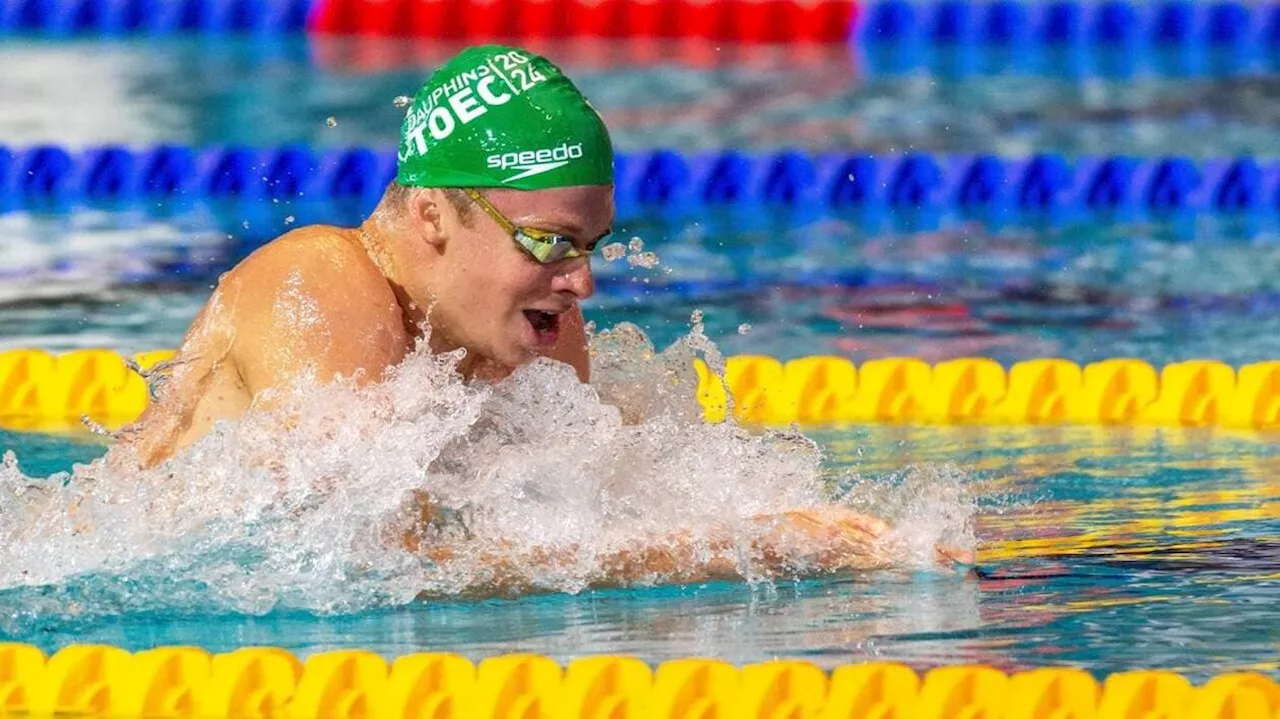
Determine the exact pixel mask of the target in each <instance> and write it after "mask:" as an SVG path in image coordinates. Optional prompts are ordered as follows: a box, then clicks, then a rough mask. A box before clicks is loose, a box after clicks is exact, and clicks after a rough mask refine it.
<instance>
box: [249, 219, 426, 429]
mask: <svg viewBox="0 0 1280 719" xmlns="http://www.w3.org/2000/svg"><path fill="white" fill-rule="evenodd" d="M336 242H337V243H342V240H341V239H337V240H336ZM274 250H275V251H274V252H271V253H270V254H267V255H265V256H263V257H260V258H255V260H256V261H255V262H253V263H251V264H246V265H245V266H244V267H243V268H242V270H241V271H240V273H239V274H238V275H237V276H236V277H235V278H234V279H232V280H230V281H231V282H232V283H234V284H235V287H234V288H233V289H234V290H236V291H238V294H239V302H238V306H237V307H236V318H235V326H236V331H235V336H234V340H233V344H232V348H231V354H232V357H233V359H234V361H235V365H236V369H237V370H238V371H239V373H240V376H241V377H242V378H243V380H244V382H245V386H246V387H247V389H248V391H249V394H250V396H251V397H252V398H253V401H254V403H255V404H258V405H259V406H262V405H263V404H270V403H272V402H273V401H274V400H275V399H277V398H278V396H279V395H278V391H288V390H289V389H291V388H293V387H294V386H296V385H297V384H298V383H299V382H300V381H305V382H307V383H312V384H325V383H328V382H331V381H332V380H333V379H334V378H336V377H337V376H338V375H342V376H344V377H354V378H356V382H357V384H363V383H367V382H372V381H376V380H378V379H381V377H382V376H383V373H384V372H385V370H386V369H387V368H389V367H391V366H394V365H396V364H398V363H399V362H400V361H401V360H402V359H404V355H405V352H406V349H407V346H408V340H407V337H406V333H405V330H404V323H403V319H402V315H401V312H400V309H399V305H398V303H397V302H396V300H395V297H394V295H393V294H392V293H391V290H390V288H389V287H387V285H386V283H385V281H382V278H381V277H380V276H379V275H377V274H376V271H374V270H372V269H371V268H366V267H363V266H361V264H360V263H359V261H358V258H344V257H339V258H337V259H335V258H334V256H333V253H341V252H344V251H349V250H345V249H344V248H343V247H342V246H341V244H338V245H337V246H328V247H326V244H325V240H323V239H320V240H318V241H313V242H310V243H307V244H305V245H304V244H302V243H295V244H293V245H284V246H281V247H277V248H274Z"/></svg>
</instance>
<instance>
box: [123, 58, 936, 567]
mask: <svg viewBox="0 0 1280 719" xmlns="http://www.w3.org/2000/svg"><path fill="white" fill-rule="evenodd" d="M612 184H613V147H612V144H611V141H610V138H609V133H608V131H607V129H606V128H605V126H604V123H603V120H602V119H601V117H600V115H599V114H598V113H597V112H596V111H595V109H594V108H592V107H591V105H590V104H589V103H588V102H587V101H586V99H585V98H584V97H583V96H582V95H581V94H580V93H579V91H578V90H577V88H576V87H575V86H574V84H573V83H572V82H571V81H570V80H569V79H568V78H567V77H565V76H564V74H562V72H561V71H560V69H559V68H557V67H556V66H555V65H553V64H552V63H551V62H549V61H548V60H546V59H545V58H543V57H540V56H537V55H534V54H531V53H528V52H525V51H522V50H518V49H515V48H510V47H503V46H496V45H490V46H484V47H473V48H469V49H467V50H465V51H463V52H462V53H460V54H459V55H457V56H456V57H454V58H453V59H452V60H450V61H449V62H447V63H446V64H445V65H444V66H443V67H441V68H440V69H439V70H438V71H436V72H435V73H434V74H433V75H432V76H431V78H430V79H429V81H428V82H427V84H426V85H425V86H424V87H423V88H422V89H421V90H419V92H418V93H417V95H416V96H415V97H414V99H413V102H412V104H411V106H410V108H409V111H408V114H407V116H406V118H405V120H404V123H403V126H402V131H401V137H400V148H399V163H398V172H397V175H396V178H395V182H394V183H392V184H391V185H390V186H389V187H388V188H387V189H386V192H385V194H384V195H383V197H382V199H381V201H380V203H379V205H378V207H377V209H376V210H375V211H374V213H373V214H372V216H371V217H370V218H369V219H368V220H367V221H366V222H365V223H364V224H363V225H361V226H360V227H358V228H355V229H342V228H337V227H327V226H313V227H306V228H301V229H298V230H295V231H292V232H289V233H288V234H286V235H284V236H282V237H280V238H278V239H277V240H275V241H274V242H271V243H270V244H268V245H266V246H264V247H263V248H261V249H260V250H258V251H257V252H255V253H254V254H252V255H251V256H250V257H249V258H247V259H246V260H244V261H243V262H242V263H241V264H240V265H239V266H237V267H236V268H234V269H233V270H231V271H230V272H229V273H228V274H227V275H225V276H224V277H223V279H222V281H221V282H220V283H219V286H218V288H217V290H216V291H215V292H214V294H213V296H212V297H211V298H210V300H209V302H208V304H207V305H206V306H205V307H204V308H203V309H202V311H201V312H200V314H199V315H198V316H197V317H196V319H195V321H194V322H193V324H192V326H191V328H190V330H189V332H188V334H187V336H186V338H185V339H184V341H183V343H182V345H181V347H180V349H179V351H178V356H177V357H176V358H175V359H176V362H175V363H174V369H173V373H172V376H171V378H170V379H169V382H168V385H167V392H166V393H165V394H164V396H163V397H162V398H161V399H160V400H159V401H157V402H156V404H155V405H154V406H153V407H152V408H151V409H149V410H148V411H147V412H146V414H145V415H144V416H143V417H142V418H141V420H140V421H139V423H138V424H137V425H136V427H135V428H134V430H133V431H132V432H131V433H130V436H129V438H128V439H126V440H124V441H126V442H128V443H130V444H131V445H132V446H133V448H134V449H135V450H136V451H137V453H138V456H139V458H140V459H141V461H142V462H143V463H144V464H145V465H153V464H156V463H158V462H161V461H163V460H164V459H165V458H167V457H169V456H171V455H172V453H173V452H175V451H177V450H178V449H180V448H182V447H185V446H187V445H189V444H191V443H192V442H194V441H196V440H197V439H199V438H200V437H201V436H203V435H204V434H205V433H207V432H208V431H209V429H210V428H211V427H212V425H213V424H214V423H215V422H217V421H219V420H230V419H235V418H237V417H239V416H241V415H242V414H243V413H244V412H246V411H247V410H248V409H249V408H250V407H254V408H263V407H269V406H270V405H271V403H272V402H273V401H275V400H277V399H278V398H279V397H280V396H281V393H283V392H287V391H288V390H289V388H291V387H293V386H295V385H296V383H298V382H299V381H308V382H314V383H325V382H328V381H331V380H332V379H334V378H335V377H336V376H338V375H342V376H345V377H359V378H360V381H361V382H373V381H377V380H378V379H380V378H381V377H382V376H383V373H384V371H385V370H387V369H388V368H391V367H393V366H395V365H397V364H399V363H400V362H401V360H403V359H404V358H405V357H406V356H407V355H408V354H409V353H410V352H411V351H413V350H414V348H415V346H416V344H417V342H418V341H419V340H420V339H422V338H423V337H424V336H425V337H426V338H427V346H428V348H429V349H430V350H431V351H432V352H436V353H440V352H448V351H452V350H457V349H464V350H465V358H464V359H463V360H462V361H461V363H460V364H459V365H458V367H457V370H458V372H460V373H461V374H462V375H463V378H464V379H466V380H483V381H496V380H499V379H501V378H504V377H506V376H507V375H508V374H510V373H511V372H512V371H513V370H514V369H515V368H516V367H517V366H519V365H521V364H524V363H526V362H528V361H530V360H532V359H534V358H536V357H539V356H541V357H547V358H551V359H553V360H558V361H560V362H564V363H567V364H569V365H571V366H572V367H573V368H574V369H575V370H576V372H577V375H578V377H579V379H580V380H582V381H583V382H586V381H588V379H589V377H588V372H589V361H588V359H589V358H588V350H587V340H586V333H585V331H584V327H583V317H582V312H581V309H580V307H579V302H580V301H581V300H583V299H586V298H588V297H590V296H591V294H592V292H593V290H594V285H593V279H592V274H591V262H590V258H591V254H592V251H593V250H594V249H595V247H596V246H597V244H599V243H600V242H601V240H602V239H603V238H605V237H607V236H608V235H609V234H610V231H611V229H612V224H613V221H614V204H613V187H612ZM760 521H761V522H762V523H768V524H769V526H771V527H774V526H776V528H777V530H778V531H777V532H776V533H775V534H770V533H768V532H766V533H765V535H764V536H772V537H775V539H772V540H762V541H763V543H764V545H765V546H761V547H759V549H760V552H761V554H762V555H763V556H765V557H771V556H772V557H773V558H774V562H775V563H776V564H777V565H778V566H783V565H785V564H786V557H785V556H783V555H784V554H785V552H784V551H783V550H782V549H780V547H781V546H782V543H783V542H785V543H786V544H787V546H794V545H795V540H796V538H797V537H799V538H801V540H802V541H803V542H808V543H809V544H810V546H809V548H808V550H806V554H807V555H812V554H817V555H820V556H821V557H822V559H821V560H820V564H821V566H822V567H823V568H825V569H839V568H856V567H864V566H869V565H874V564H876V558H875V556H874V554H875V551H874V549H873V548H872V545H873V544H874V542H873V541H872V540H874V539H875V538H876V537H877V536H879V535H881V534H882V533H884V532H885V531H886V529H887V527H886V525H885V524H884V523H883V522H881V521H880V520H878V519H875V518H872V517H867V516H865V515H861V514H858V513H856V512H853V511H851V510H848V509H844V508H841V507H835V506H833V507H830V508H827V509H824V510H821V511H814V510H809V511H800V512H789V513H786V514H783V515H779V516H770V517H761V518H760ZM672 529H673V530H678V529H680V528H672ZM668 539H669V538H668ZM771 542H773V543H774V544H776V546H770V543H771ZM680 546H681V545H680V544H679V542H674V543H673V542H671V541H665V542H662V543H661V544H660V546H659V545H655V547H653V548H643V549H639V550H636V551H631V552H626V553H620V554H619V555H618V556H617V557H613V558H611V559H610V561H608V562H606V565H607V566H609V567H610V568H611V569H610V571H611V572H612V573H613V575H612V579H616V580H617V581H627V579H628V578H629V577H639V576H653V574H654V573H655V572H659V571H660V572H662V574H663V576H672V577H679V578H683V579H687V580H694V579H700V578H707V577H717V576H728V575H733V574H735V571H734V564H733V562H732V561H730V559H729V558H728V557H727V556H706V555H704V554H702V553H699V554H698V556H694V554H693V553H692V552H683V551H682V550H681V549H680ZM418 549H419V550H420V551H423V552H425V553H427V554H430V555H434V556H441V557H444V556H447V555H448V554H449V553H450V551H451V549H450V548H449V547H439V546H433V547H420V548H418ZM726 551H728V549H727V548H726ZM938 553H939V556H940V557H941V558H944V559H957V558H960V557H959V556H958V554H957V553H956V552H954V551H951V550H941V549H940V550H939V552H938ZM713 554H714V553H713ZM544 559H548V558H544Z"/></svg>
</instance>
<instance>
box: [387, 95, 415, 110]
mask: <svg viewBox="0 0 1280 719" xmlns="http://www.w3.org/2000/svg"><path fill="white" fill-rule="evenodd" d="M391 102H393V103H395V106H396V107H398V108H400V109H402V110H403V109H404V108H406V107H408V106H409V103H411V102H413V98H412V97H409V96H408V95H396V99H394V100H392V101H391Z"/></svg>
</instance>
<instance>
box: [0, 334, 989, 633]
mask: <svg viewBox="0 0 1280 719" xmlns="http://www.w3.org/2000/svg"><path fill="white" fill-rule="evenodd" d="M695 355H697V356H703V357H704V358H705V359H706V360H707V362H708V364H709V365H710V366H712V367H713V368H716V367H719V366H720V365H721V364H722V363H721V361H720V358H719V356H718V354H717V353H716V352H715V348H714V346H712V345H711V343H710V342H709V341H708V340H706V338H705V336H704V335H703V334H702V333H701V328H700V326H698V325H696V324H695V328H694V331H693V332H692V333H691V334H690V335H689V336H687V337H685V338H684V339H682V340H680V341H679V342H677V343H676V344H674V345H673V346H672V347H670V348H668V349H667V350H665V351H663V352H657V351H655V349H654V348H653V347H652V345H650V343H649V341H648V339H647V338H646V337H645V336H644V335H643V333H642V332H641V331H640V330H639V329H638V328H635V327H634V326H631V325H620V326H619V327H616V328H614V329H613V330H610V331H608V332H603V333H600V334H598V335H596V336H594V337H593V338H592V356H593V367H592V372H593V380H592V384H591V385H583V384H581V383H579V382H578V381H577V380H576V378H575V377H574V375H573V372H572V370H571V369H570V368H568V367H567V366H565V365H559V364H555V363H552V362H547V361H539V362H535V363H532V364H530V365H528V366H525V367H523V368H521V369H520V370H519V371H517V372H516V373H515V374H514V375H513V376H512V377H510V378H508V379H507V380H504V381H502V382H500V383H497V384H495V385H483V384H470V385H468V384H463V383H462V382H460V381H459V380H458V379H457V375H456V373H455V372H454V367H455V366H456V363H457V362H458V360H459V359H460V356H459V355H458V354H457V353H454V354H451V355H439V356H433V355H430V354H429V353H426V352H419V353H416V354H414V355H412V356H411V357H410V358H408V359H407V360H406V361H405V362H404V363H403V364H402V365H401V366H399V367H398V368H396V369H395V370H394V371H392V372H391V374H390V375H389V377H388V379H387V380H386V381H384V382H381V383H377V384H373V385H370V386H366V387H363V388H356V387H355V386H354V385H353V384H352V383H351V382H346V381H339V382H336V383H334V384H332V385H330V386H325V387H314V386H313V387H308V388H303V389H299V391H298V392H297V393H296V394H293V395H290V396H289V397H288V398H285V399H282V401H281V402H280V403H279V406H278V408H277V409H275V410H273V411H271V412H259V411H253V412H250V413H249V414H247V415H246V416H245V417H244V418H242V419H241V420H240V421H237V422H224V423H220V424H219V425H217V426H216V427H215V428H214V430H213V431H212V432H211V433H210V434H209V435H207V436H206V437H204V438H203V439H202V440H200V441H199V442H198V443H196V444H195V445H193V446H192V447H191V448H190V449H189V450H188V451H185V452H183V453H181V454H180V455H178V456H177V457H175V458H174V459H172V460H170V461H168V462H166V463H164V464H162V465H160V466H158V467H156V468H153V469H147V470H140V469H138V468H137V466H136V460H135V459H134V458H133V457H132V456H131V454H130V450H129V449H128V447H127V446H118V447H115V448H113V449H112V451H111V452H109V453H108V455H107V456H106V457H105V458H104V459H102V460H99V461H97V462H94V463H93V464H91V465H87V466H77V467H76V469H75V471H74V472H72V473H71V474H68V475H62V476H57V477H53V478H50V479H42V480H32V479H30V478H27V477H24V476H22V475H21V474H20V473H19V472H18V469H17V466H16V463H13V462H6V463H5V464H3V465H0V594H5V595H10V599H11V600H12V599H13V598H14V597H13V595H14V593H15V592H16V593H19V594H20V595H21V602H20V603H16V602H14V601H6V602H4V603H3V604H4V605H5V606H6V607H13V606H22V610H21V612H19V613H18V614H12V613H10V614H4V615H0V629H4V628H5V626H6V623H8V624H9V625H10V626H11V627H12V625H13V623H14V622H15V621H20V620H21V617H20V616H19V614H21V615H24V616H27V617H32V616H38V615H41V614H42V613H44V614H46V615H52V614H56V615H65V614H66V613H67V612H72V611H83V612H99V613H111V612H115V611H120V609H121V608H123V607H128V609H129V610H132V611H138V610H147V609H165V610H178V611H181V610H184V609H192V610H196V609H198V610H201V611H209V610H220V609H221V610H230V611H237V612H245V613H253V614H258V613H263V612H267V611H270V610H272V609H275V608H284V607H288V608H301V609H307V610H312V611H319V612H344V611H355V610H360V609H364V608H369V607H374V606H386V605H397V604H403V603H406V602H409V601H412V600H413V599H414V598H415V597H417V596H420V595H422V594H427V595H448V594H458V593H471V592H482V591H486V590H491V589H492V588H494V587H495V585H502V586H508V587H511V586H514V587H518V588H520V589H522V590H540V591H570V592H573V591H579V590H582V589H584V588H586V587H588V586H590V585H592V584H595V583H599V582H601V581H604V580H607V579H608V578H609V573H610V565H609V561H610V559H609V557H611V556H612V555H613V554H614V553H615V552H616V551H617V550H620V549H622V548H626V547H636V546H641V545H646V544H647V545H652V544H654V543H655V542H661V541H664V540H663V539H662V538H664V537H670V535H671V534H672V532H683V533H684V539H683V540H682V541H684V542H685V543H686V544H687V545H688V546H690V547H692V551H693V553H694V555H695V556H704V555H705V553H706V552H709V551H711V550H710V547H711V542H712V541H713V537H719V538H721V539H723V538H725V537H727V538H728V541H729V544H730V545H731V546H732V547H734V548H736V550H735V551H731V552H730V554H731V556H732V557H733V561H734V562H736V564H737V566H736V569H737V571H738V572H740V573H741V574H742V575H743V576H746V577H749V578H752V577H754V578H760V577H764V576H766V575H767V572H765V571H764V570H763V569H762V568H761V567H760V566H757V564H756V562H757V558H756V557H754V556H753V554H752V552H751V551H750V547H751V546H752V542H753V540H755V539H758V538H759V536H760V532H761V531H762V530H761V529H760V526H759V524H758V522H755V521H754V520H753V519H752V518H753V517H755V516H757V515H760V514H766V513H775V512H780V511H786V510H793V509H798V508H804V507H812V506H817V505H822V504H824V503H827V502H830V501H831V497H830V492H829V490H828V489H827V487H828V483H827V482H826V481H825V480H824V478H823V476H822V473H821V471H820V460H821V456H820V452H819V451H818V449H817V448H816V446H815V445H813V443H812V442H809V441H807V440H804V439H803V438H797V437H796V436H795V435H786V434H778V433H763V434H762V433H752V432H748V431H747V430H744V429H743V428H740V427H737V426H734V425H732V424H719V425H711V424H705V423H704V422H703V421H702V420H701V408H700V407H699V406H698V404H697V401H696V399H695V389H696V387H697V378H696V375H695V374H694V371H693V369H692V359H693V357H694V356H695ZM863 484H866V483H861V484H859V485H857V486H862V485H863ZM951 484H953V483H949V482H944V483H943V484H942V485H940V486H942V487H944V488H945V487H949V486H951ZM925 486H928V482H927V481H926V482H925ZM913 491H914V492H915V497H916V498H915V499H913V498H912V497H906V498H905V499H904V500H903V502H900V503H905V504H903V506H906V505H908V504H911V503H912V502H915V505H920V504H921V501H918V500H919V497H921V496H924V495H928V496H927V497H926V498H925V500H924V501H923V505H925V506H927V507H931V509H928V511H926V512H924V514H925V515H929V516H930V517H937V516H943V515H945V516H946V517H948V519H947V523H946V527H943V528H942V530H940V529H939V527H938V526H936V525H938V523H937V522H933V521H932V520H931V519H930V521H929V524H930V526H929V527H928V528H927V529H925V530H924V531H923V532H921V531H918V530H915V529H912V526H908V525H907V524H903V525H901V526H900V527H899V528H898V529H897V530H895V532H896V533H897V534H899V535H902V536H905V537H907V540H906V541H899V542H898V543H899V544H901V545H902V546H904V547H907V548H908V550H909V551H906V552H899V554H900V555H901V556H900V560H901V561H905V562H908V563H914V564H919V565H928V564H930V563H931V560H930V559H929V558H928V557H927V556H926V555H927V552H925V551H923V550H922V549H921V547H925V546H926V545H928V544H929V543H931V542H932V541H934V540H935V539H947V540H951V541H955V540H957V539H958V538H959V536H958V535H957V533H956V531H953V530H955V529H956V528H957V527H960V528H961V529H963V526H964V525H966V523H967V521H968V517H969V516H970V515H971V514H972V511H971V507H972V504H971V502H968V501H967V500H965V499H963V498H961V497H958V496H944V495H945V491H944V492H942V493H939V492H933V493H932V494H930V493H929V492H928V491H926V492H924V493H923V494H921V491H919V490H913ZM422 493H425V494H426V495H427V496H429V497H430V499H431V501H432V503H433V504H432V506H433V507H435V508H436V510H437V511H436V513H435V517H436V519H435V520H434V521H432V522H431V523H430V524H429V525H428V526H427V527H426V528H425V529H423V528H422V522H421V521H420V520H419V519H416V518H415V513H416V511H417V510H416V509H415V506H416V505H415V503H414V499H415V497H420V496H421V494H422ZM912 511H915V512H916V514H921V512H920V511H916V510H908V511H906V512H905V513H904V514H903V516H901V517H898V519H899V520H901V521H903V522H908V521H909V520H910V519H911V516H910V515H911V513H912ZM922 516H923V515H922ZM925 518H929V517H925ZM912 525H914V523H912ZM406 533H410V534H412V535H413V536H415V537H417V538H418V539H421V540H422V542H423V544H424V545H428V546H431V547H449V548H450V552H449V553H448V554H447V555H444V554H441V553H439V552H427V553H417V552H414V551H411V550H410V548H409V547H408V546H406V544H405V542H404V541H403V540H404V536H405V535H406ZM948 533H949V534H950V536H941V535H942V534H948ZM962 533H963V532H961V534H962ZM499 574H502V575H503V576H499ZM667 578H668V577H667V576H664V575H663V574H662V573H661V572H657V573H654V574H653V575H651V576H646V577H642V578H641V579H640V580H639V581H640V583H646V582H662V581H664V579H667ZM504 579H505V581H503V580H504ZM72 600H74V601H72ZM6 611H8V609H6Z"/></svg>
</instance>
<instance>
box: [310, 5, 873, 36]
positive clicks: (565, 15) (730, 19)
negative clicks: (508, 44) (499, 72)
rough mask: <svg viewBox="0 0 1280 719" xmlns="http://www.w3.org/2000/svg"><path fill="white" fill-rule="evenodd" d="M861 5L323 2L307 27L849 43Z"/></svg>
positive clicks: (384, 32) (375, 32)
mask: <svg viewBox="0 0 1280 719" xmlns="http://www.w3.org/2000/svg"><path fill="white" fill-rule="evenodd" d="M856 9H857V6H856V5H855V4H854V3H853V2H852V1H851V0H318V2H317V4H316V6H315V8H314V9H313V10H312V13H311V16H310V17H309V18H308V19H307V29H308V31H310V32H312V33H317V34H327V35H365V36H380V37H423V38H435V39H449V40H480V39H512V40H522V39H526V40H527V39H536V38H564V37H604V38H705V39H709V40H725V41H733V42H742V43H787V42H843V41H844V40H845V39H846V38H847V37H848V35H849V29H850V27H851V26H852V24H853V21H854V17H855V13H856Z"/></svg>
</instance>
